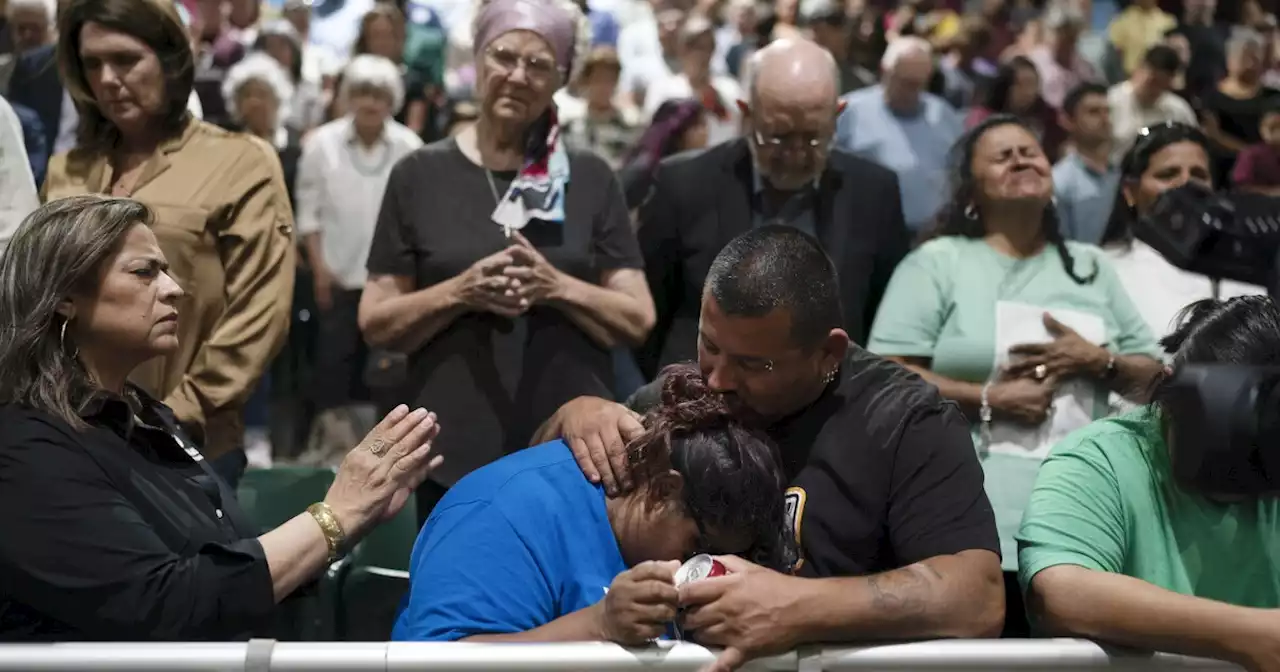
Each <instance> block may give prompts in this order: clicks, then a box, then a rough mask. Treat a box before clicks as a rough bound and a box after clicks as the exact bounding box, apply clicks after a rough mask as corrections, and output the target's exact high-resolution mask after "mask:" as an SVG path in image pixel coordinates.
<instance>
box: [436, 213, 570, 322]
mask: <svg viewBox="0 0 1280 672" xmlns="http://www.w3.org/2000/svg"><path fill="white" fill-rule="evenodd" d="M512 240H513V241H514V242H513V243H512V244H511V245H509V246H508V247H507V248H506V249H503V250H502V251H500V252H496V253H494V254H491V255H489V256H487V257H485V258H484V259H481V260H480V261H477V262H476V263H474V264H472V265H471V267H470V268H468V269H467V270H466V271H464V272H463V273H462V275H460V276H458V282H459V287H458V300H459V302H460V303H461V304H462V305H463V306H465V307H466V308H468V309H470V310H474V311H477V312H487V313H494V314H496V315H502V316H503V317H518V316H520V315H523V314H524V313H525V311H527V310H529V308H531V307H533V306H535V305H537V304H540V303H546V302H548V301H553V300H555V299H556V298H557V297H559V296H560V295H561V292H562V289H563V287H564V280H565V275H564V274H563V273H561V272H560V271H559V270H557V269H556V267H555V266H552V265H551V262H549V261H547V258H546V257H544V256H543V255H542V253H541V252H539V251H538V250H537V248H535V247H534V246H533V243H530V242H529V240H528V239H527V238H525V237H524V236H522V235H520V233H519V232H518V231H517V232H514V233H513V234H512Z"/></svg>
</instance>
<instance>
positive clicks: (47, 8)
mask: <svg viewBox="0 0 1280 672" xmlns="http://www.w3.org/2000/svg"><path fill="white" fill-rule="evenodd" d="M24 9H33V10H36V11H43V12H44V13H45V17H46V18H48V20H49V23H50V25H52V24H53V22H54V20H55V18H56V17H57V14H58V7H57V4H56V3H55V1H54V0H9V5H8V6H7V7H5V10H4V17H5V18H6V19H12V18H13V17H14V15H15V14H17V13H18V12H19V11H21V10H24Z"/></svg>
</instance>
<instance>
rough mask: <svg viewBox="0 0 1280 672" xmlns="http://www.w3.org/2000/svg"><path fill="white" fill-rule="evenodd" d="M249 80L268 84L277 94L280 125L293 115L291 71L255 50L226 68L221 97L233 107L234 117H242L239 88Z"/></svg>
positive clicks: (238, 119)
mask: <svg viewBox="0 0 1280 672" xmlns="http://www.w3.org/2000/svg"><path fill="white" fill-rule="evenodd" d="M249 82H257V83H259V84H265V85H266V86H267V88H269V89H271V93H272V94H274V95H275V97H276V103H277V105H278V108H277V110H276V119H277V120H278V121H277V124H279V123H283V120H284V119H287V118H288V117H289V114H290V108H291V106H292V104H293V82H292V81H290V78H289V73H287V72H285V70H284V66H283V65H280V62H279V61H277V60H276V59H274V58H272V57H271V56H269V55H267V54H265V53H263V52H260V51H255V52H253V53H251V54H249V55H248V56H245V57H244V58H242V59H240V61H239V62H238V63H236V64H235V65H233V66H231V69H230V70H228V71H227V75H226V79H224V80H223V81H222V98H223V100H225V101H227V105H228V107H229V108H230V112H231V116H232V118H233V119H235V120H236V121H242V119H240V107H239V106H238V105H236V96H238V95H239V94H240V89H241V88H243V87H244V85H245V84H248V83H249Z"/></svg>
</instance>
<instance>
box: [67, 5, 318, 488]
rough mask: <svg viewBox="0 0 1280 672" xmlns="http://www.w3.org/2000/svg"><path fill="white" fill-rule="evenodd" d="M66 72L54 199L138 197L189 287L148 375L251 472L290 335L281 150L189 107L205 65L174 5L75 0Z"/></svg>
mask: <svg viewBox="0 0 1280 672" xmlns="http://www.w3.org/2000/svg"><path fill="white" fill-rule="evenodd" d="M58 33H59V36H58V56H57V57H58V67H59V69H60V71H61V74H62V80H63V82H65V84H66V87H67V90H68V91H69V92H70V94H71V97H72V99H73V100H74V101H75V105H76V110H77V112H78V113H79V119H80V125H79V129H78V131H77V142H76V147H75V149H73V150H72V151H70V152H69V153H65V154H61V155H58V156H55V157H54V158H53V160H52V161H51V162H50V164H49V175H48V178H47V180H46V181H45V185H44V197H45V199H46V200H47V201H52V200H56V199H59V198H65V197H67V196H74V195H78V194H86V193H90V194H110V195H112V196H126V197H130V198H133V199H135V200H138V201H141V202H143V203H145V204H147V206H148V207H150V208H151V210H153V211H154V212H155V228H154V232H155V237H156V239H157V240H158V241H159V244H160V249H161V250H163V251H164V254H165V257H166V258H167V259H168V260H169V264H171V272H170V274H171V275H172V277H173V278H174V279H175V280H176V281H177V282H178V284H179V285H180V286H182V288H183V289H184V290H185V291H184V293H183V295H182V297H181V298H180V299H178V301H179V308H181V310H182V312H183V314H184V315H185V318H184V319H183V321H182V322H181V326H180V329H181V333H180V334H179V336H180V338H179V339H178V343H177V346H176V347H175V348H173V350H172V351H170V352H169V353H167V354H166V356H165V357H160V358H156V359H153V360H151V361H149V362H147V363H146V364H144V365H143V366H142V367H140V368H139V369H138V370H137V371H136V372H134V380H135V381H136V382H137V383H138V384H139V385H140V386H141V387H142V388H143V389H144V390H146V391H147V393H148V394H150V395H152V396H154V397H156V398H157V399H160V400H162V401H164V403H165V404H166V405H167V406H169V407H170V408H171V409H173V412H174V414H175V415H176V416H177V418H178V421H179V422H180V423H181V424H182V426H183V428H184V429H185V430H186V431H187V432H188V433H189V434H190V436H191V438H192V439H193V440H194V441H195V442H196V443H197V444H198V445H199V446H200V447H201V450H202V452H203V453H204V454H205V456H206V457H208V458H209V459H210V460H212V461H214V463H215V464H218V465H219V467H220V469H221V470H222V472H223V473H224V474H225V475H226V476H227V477H228V479H229V480H231V481H234V480H236V479H237V478H238V476H239V473H240V472H241V471H242V470H243V465H244V453H243V450H242V449H241V446H242V441H243V439H244V424H243V421H242V411H243V406H244V403H245V400H246V399H247V398H248V397H249V395H250V393H251V392H252V391H253V389H254V387H255V386H256V384H257V382H258V379H259V378H261V377H262V374H263V372H264V371H265V370H266V368H267V366H268V364H269V363H270V362H271V359H272V358H273V357H274V356H275V354H276V352H277V351H278V350H279V349H280V347H281V345H282V344H283V343H284V340H285V332H286V331H287V329H288V325H289V310H290V299H291V298H292V296H293V281H294V259H295V256H294V255H295V251H294V238H293V212H292V210H291V209H290V207H289V194H288V190H287V188H286V185H285V180H284V175H283V172H282V171H281V168H280V161H279V159H277V158H276V150H275V148H274V147H272V146H271V145H270V144H269V143H267V142H266V141H264V140H262V139H260V138H257V137H253V136H251V135H248V134H235V133H230V132H228V131H225V130H222V129H220V128H217V127H215V126H212V125H209V124H206V123H203V122H201V121H198V120H196V119H195V118H193V117H192V116H191V114H190V113H189V112H188V111H187V98H188V97H189V96H190V94H191V87H192V80H193V77H194V63H193V58H192V53H191V46H190V43H189V39H188V35H187V32H186V30H185V29H184V28H183V26H182V21H181V19H180V18H179V17H178V13H177V10H176V9H175V8H174V5H173V2H172V1H171V0H70V2H68V3H67V5H66V6H65V7H64V9H63V10H62V12H61V13H60V15H59V21H58Z"/></svg>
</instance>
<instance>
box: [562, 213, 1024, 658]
mask: <svg viewBox="0 0 1280 672" xmlns="http://www.w3.org/2000/svg"><path fill="white" fill-rule="evenodd" d="M837 287H838V285H837V283H836V277H835V271H834V269H833V265H832V262H831V260H830V259H829V258H828V257H827V256H826V254H825V253H824V252H823V251H822V249H821V247H820V246H819V244H818V242H817V241H816V240H814V239H813V238H812V237H810V236H808V235H806V234H804V233H802V232H800V231H798V230H796V229H794V228H791V227H785V226H764V227H759V228H756V229H754V230H752V231H749V232H747V233H745V234H743V235H741V236H739V237H738V238H736V239H734V240H733V241H732V242H730V243H729V244H728V245H727V246H726V247H725V248H724V250H723V251H722V252H720V254H719V256H717V257H716V260H715V262H714V263H713V264H712V266H711V271H710V273H709V274H708V276H707V281H706V286H705V290H704V292H703V298H702V311H701V323H700V327H699V343H698V363H699V365H700V366H701V368H702V371H703V375H705V376H706V377H707V381H708V383H709V384H710V385H711V386H712V387H713V388H715V389H718V390H720V391H722V392H724V393H725V394H726V395H728V396H729V399H730V402H731V404H734V405H736V406H737V407H738V408H740V409H741V412H742V413H744V414H754V415H755V416H758V417H759V418H760V419H761V420H762V422H764V423H766V424H767V426H768V428H769V433H770V435H771V436H772V437H773V438H774V440H775V441H777V442H778V445H779V448H780V449H781V452H782V457H783V462H784V465H785V468H786V470H787V475H788V478H789V479H790V483H791V487H790V488H789V489H788V490H787V505H788V508H789V509H791V510H792V511H793V512H794V513H793V516H792V527H793V530H794V532H795V535H796V537H797V540H798V542H799V544H800V547H801V551H802V558H801V560H800V563H799V564H798V565H797V567H796V572H795V573H796V575H797V576H787V575H784V574H779V573H776V572H772V571H769V570H765V569H763V568H760V567H756V566H753V565H751V564H750V563H747V562H745V561H742V560H739V559H737V558H726V559H724V562H725V565H726V566H727V567H728V568H729V570H730V572H731V574H730V575H729V576H727V577H724V578H717V579H714V580H708V581H703V582H699V583H696V584H692V585H690V586H687V587H686V588H684V589H683V590H682V591H681V602H682V604H684V605H685V606H686V607H688V611H687V612H686V620H685V626H686V628H687V629H688V630H691V631H694V632H696V633H697V634H696V638H697V640H698V641H699V642H701V643H704V644H708V645H712V646H722V647H725V652H724V654H723V655H722V656H721V658H720V660H719V661H717V665H716V668H717V669H732V668H734V667H737V666H738V665H739V664H741V663H742V662H743V661H745V660H746V659H748V658H751V657H755V656H759V655H765V654H772V653H778V652H781V651H785V650H788V649H791V648H794V647H795V646H797V645H800V644H805V643H814V642H836V641H875V640H887V639H924V638H932V637H988V636H997V635H999V633H1000V630H1001V626H1002V624H1003V620H1004V589H1003V582H1002V577H1001V574H1000V557H999V552H1000V551H999V549H1000V542H999V538H998V535H997V533H996V527H995V519H994V516H993V514H992V511H991V505H990V503H989V502H988V501H987V497H986V494H985V493H984V491H983V486H982V468H981V466H980V465H979V463H978V458H977V455H976V454H975V452H974V449H973V443H972V441H971V440H970V438H969V429H968V422H967V421H966V420H965V418H964V417H963V416H962V414H961V412H960V410H959V408H958V407H957V406H956V405H955V404H954V403H952V402H949V401H945V400H944V399H942V398H941V397H940V396H939V395H938V392H937V390H936V389H935V388H934V387H933V386H931V385H929V384H928V383H926V382H924V381H923V380H922V379H920V378H919V377H917V376H915V375H913V374H911V373H909V372H908V371H906V370H905V369H903V368H902V367H900V366H898V365H896V364H894V363H892V362H889V361H886V360H883V359H880V358H879V357H876V356H874V355H872V354H870V353H868V352H866V351H864V350H862V349H861V348H859V347H857V346H856V345H852V344H851V343H850V342H849V337H848V335H847V334H846V333H845V332H844V331H843V330H842V329H840V327H839V325H840V322H841V314H842V313H841V308H840V299H839V295H838V291H837ZM657 389H658V388H657V386H656V383H651V384H650V385H649V386H647V387H646V388H644V389H642V390H641V391H640V392H638V393H637V394H636V395H635V396H633V397H632V399H630V400H628V405H630V407H631V408H628V407H626V406H623V405H620V404H615V403H613V402H609V401H605V400H603V399H597V398H593V397H581V398H578V399H575V400H574V401H571V402H569V403H568V404H566V405H565V406H563V407H562V408H561V409H560V410H559V411H557V412H556V414H555V415H554V416H553V417H552V418H551V419H550V420H549V421H548V422H547V424H546V425H545V426H544V427H543V431H541V432H540V433H539V438H540V439H547V438H552V437H556V436H563V437H564V439H565V440H566V441H567V442H568V443H569V445H570V446H571V447H572V448H573V450H574V454H575V455H577V456H578V461H579V463H580V464H581V465H582V467H583V471H584V472H586V474H587V476H588V477H590V478H592V480H600V481H603V482H604V483H605V486H606V489H607V490H609V491H610V492H618V491H622V490H626V489H627V488H628V487H630V486H629V479H628V474H627V469H626V457H625V451H624V449H623V446H624V443H625V441H626V440H629V439H630V438H631V437H633V436H634V435H636V434H638V433H639V432H640V431H641V427H640V424H639V419H638V416H637V414H636V412H637V411H639V412H643V411H644V410H645V409H646V408H647V407H648V406H650V405H652V404H653V403H654V402H656V394H657V393H656V390H657Z"/></svg>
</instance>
